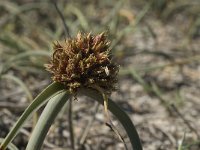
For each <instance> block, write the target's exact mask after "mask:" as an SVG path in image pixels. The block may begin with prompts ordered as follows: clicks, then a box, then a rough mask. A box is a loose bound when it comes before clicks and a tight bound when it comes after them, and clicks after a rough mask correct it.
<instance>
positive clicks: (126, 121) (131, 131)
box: [79, 88, 142, 150]
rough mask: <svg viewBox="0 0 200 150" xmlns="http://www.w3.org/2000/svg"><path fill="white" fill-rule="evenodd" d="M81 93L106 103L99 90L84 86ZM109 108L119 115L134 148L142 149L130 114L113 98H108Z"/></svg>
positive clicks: (136, 149) (118, 117)
mask: <svg viewBox="0 0 200 150" xmlns="http://www.w3.org/2000/svg"><path fill="white" fill-rule="evenodd" d="M79 94H80V95H86V96H88V97H91V98H92V99H94V100H96V101H98V102H99V103H101V104H102V105H103V103H104V100H103V97H102V95H101V94H100V93H99V92H97V91H96V90H92V89H85V88H84V89H80V90H79ZM108 109H109V110H110V111H111V112H112V113H113V114H114V115H115V116H116V117H117V119H118V120H119V121H120V123H121V124H122V125H123V127H124V129H125V130H126V133H127V135H128V137H129V139H130V141H131V145H132V147H133V149H134V150H142V145H141V142H140V138H139V135H138V133H137V131H136V129H135V127H134V125H133V123H132V121H131V119H130V118H129V116H128V115H127V114H126V113H125V112H124V111H123V110H122V109H121V108H120V107H119V106H118V105H117V104H115V102H113V101H112V100H111V99H109V100H108Z"/></svg>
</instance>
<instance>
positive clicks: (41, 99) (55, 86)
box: [0, 82, 64, 150]
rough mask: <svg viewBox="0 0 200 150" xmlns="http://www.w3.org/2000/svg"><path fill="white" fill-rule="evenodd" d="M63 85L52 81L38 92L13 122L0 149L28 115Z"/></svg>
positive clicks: (0, 148) (4, 146) (16, 131)
mask: <svg viewBox="0 0 200 150" xmlns="http://www.w3.org/2000/svg"><path fill="white" fill-rule="evenodd" d="M63 89H64V87H63V86H62V85H61V84H59V83H55V82H54V83H52V84H51V85H49V86H48V87H47V88H46V89H45V90H44V91H43V92H42V93H40V94H39V95H38V96H37V97H36V98H35V99H34V101H33V102H32V103H31V104H30V105H29V106H28V107H27V109H26V110H25V111H24V113H23V114H22V115H21V117H20V118H19V120H18V121H17V122H16V123H15V125H14V126H13V128H12V129H11V130H10V132H9V133H8V135H7V136H6V138H5V140H4V141H3V142H2V144H1V146H0V150H5V149H6V147H7V146H8V144H9V143H10V142H11V141H12V140H13V138H14V137H15V136H16V134H17V133H18V132H19V130H20V129H21V128H22V125H23V124H24V123H25V121H26V120H27V119H28V118H29V116H30V115H31V114H32V113H33V112H34V111H36V110H37V109H38V108H39V107H41V106H42V105H43V104H44V103H45V102H47V101H48V100H49V99H50V98H51V97H52V96H54V95H55V94H56V93H57V92H59V91H60V90H63Z"/></svg>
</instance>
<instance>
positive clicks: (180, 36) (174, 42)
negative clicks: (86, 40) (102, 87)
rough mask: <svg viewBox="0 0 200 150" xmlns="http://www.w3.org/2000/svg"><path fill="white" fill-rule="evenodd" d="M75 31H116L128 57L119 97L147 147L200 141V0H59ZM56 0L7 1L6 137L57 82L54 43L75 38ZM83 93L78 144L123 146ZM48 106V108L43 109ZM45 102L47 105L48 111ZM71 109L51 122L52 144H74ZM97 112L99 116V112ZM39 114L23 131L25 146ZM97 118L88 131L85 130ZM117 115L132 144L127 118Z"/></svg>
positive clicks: (198, 145) (120, 52)
mask: <svg viewBox="0 0 200 150" xmlns="http://www.w3.org/2000/svg"><path fill="white" fill-rule="evenodd" d="M56 3H57V6H58V8H59V9H60V11H61V13H62V14H63V16H64V20H65V23H66V24H67V28H68V30H69V33H70V35H71V36H72V37H74V36H76V35H77V33H78V32H79V31H82V32H91V33H93V34H97V33H101V32H103V31H108V33H109V39H110V40H111V48H112V52H113V55H114V57H115V58H114V60H115V61H116V62H117V63H118V64H119V65H120V72H119V84H118V90H117V91H116V92H114V93H113V94H112V96H111V97H112V99H113V100H114V101H116V103H118V104H119V105H120V106H121V107H122V108H123V110H125V111H126V112H127V113H128V114H129V116H130V117H131V119H132V121H133V122H134V124H135V125H136V128H137V130H138V132H139V135H140V138H141V141H142V144H143V147H144V149H145V150H199V149H200V115H199V114H200V1H199V0H101V1H98V0H58V1H56ZM67 38H68V37H66V36H65V30H64V26H63V23H62V20H61V18H60V16H59V14H58V12H57V10H56V9H55V6H54V4H53V3H52V2H51V1H50V0H43V1H39V0H15V1H14V0H6V1H3V0H1V1H0V95H1V96H0V137H1V138H3V137H5V135H6V134H7V133H8V131H9V129H10V128H11V127H12V125H13V124H14V123H15V122H16V120H17V119H18V117H19V116H20V115H21V114H22V112H23V111H24V109H25V108H26V107H27V106H28V105H29V104H30V102H31V101H32V100H33V98H34V97H35V96H36V95H37V94H38V93H40V92H41V90H42V89H43V88H44V87H46V86H47V85H49V83H51V82H52V81H51V79H50V75H49V73H48V72H47V71H45V68H44V64H46V63H48V62H49V59H50V55H51V53H52V45H53V44H52V43H53V42H54V41H56V40H58V41H62V40H65V39H67ZM96 109H97V107H94V103H93V101H92V100H90V99H88V98H85V97H82V98H78V101H74V102H73V121H74V132H75V144H76V146H75V149H79V150H104V149H106V150H123V149H124V146H123V143H121V142H120V141H119V139H118V138H117V137H116V135H115V134H114V133H113V132H112V131H110V129H109V128H108V127H107V126H105V124H104V114H103V108H102V107H99V109H98V111H97V110H96ZM41 110H42V109H41ZM41 110H40V112H41ZM67 110H68V109H67V108H66V109H64V110H63V112H62V114H60V115H59V117H58V119H57V120H56V122H55V123H54V125H53V126H52V128H51V129H50V131H49V133H48V137H47V138H46V142H45V144H44V149H45V150H62V149H63V150H64V149H72V148H71V143H70V133H69V125H68V118H67ZM92 118H95V119H92ZM33 120H34V119H30V121H29V122H28V123H27V124H25V127H24V129H23V130H21V132H20V133H19V135H18V136H17V137H16V138H15V140H14V144H15V145H16V146H17V147H18V148H19V149H20V150H23V149H24V148H25V146H26V144H27V141H28V138H29V136H30V134H31V129H32V127H33V124H34V123H33V122H34V121H33ZM90 120H93V121H92V122H93V125H92V126H91V128H90V132H89V133H88V135H87V138H85V139H84V140H82V141H81V140H80V139H82V133H83V131H84V129H85V128H86V126H87V123H88V122H89V121H90ZM112 120H113V123H114V124H115V126H117V128H118V129H119V132H121V133H122V135H123V136H124V138H125V141H127V145H128V146H130V143H129V141H128V138H127V136H126V134H125V133H124V131H123V128H122V127H121V125H120V124H119V123H118V122H117V121H116V120H115V118H114V117H113V119H112Z"/></svg>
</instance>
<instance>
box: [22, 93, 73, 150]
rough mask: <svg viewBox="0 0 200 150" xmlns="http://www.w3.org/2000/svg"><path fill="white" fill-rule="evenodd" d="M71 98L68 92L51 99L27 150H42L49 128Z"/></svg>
mask: <svg viewBox="0 0 200 150" xmlns="http://www.w3.org/2000/svg"><path fill="white" fill-rule="evenodd" d="M69 98H70V94H69V93H68V92H67V91H64V92H62V93H59V94H58V95H56V96H55V97H53V98H51V100H50V101H49V102H48V104H47V106H46V107H45V109H44V111H43V112H42V114H41V116H40V118H39V120H38V123H37V124H36V126H35V128H34V130H33V133H32V134H31V137H30V139H29V142H28V145H27V147H26V150H36V149H37V150H40V149H41V146H42V144H43V141H44V139H45V137H46V135H47V132H48V130H49V128H50V127H51V125H52V124H53V121H54V120H55V118H56V116H57V115H58V113H59V112H60V111H61V109H62V107H63V106H64V104H65V103H66V102H67V100H68V99H69Z"/></svg>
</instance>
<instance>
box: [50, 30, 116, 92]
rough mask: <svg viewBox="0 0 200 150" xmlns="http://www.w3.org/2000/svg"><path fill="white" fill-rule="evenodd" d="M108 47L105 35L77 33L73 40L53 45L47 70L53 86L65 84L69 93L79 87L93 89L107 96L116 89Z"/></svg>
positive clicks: (113, 66) (114, 65) (114, 69)
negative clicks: (98, 89) (97, 89)
mask: <svg viewBox="0 0 200 150" xmlns="http://www.w3.org/2000/svg"><path fill="white" fill-rule="evenodd" d="M109 46H110V42H109V41H108V40H107V35H106V34H105V33H101V34H98V35H96V36H94V35H91V34H90V33H89V34H83V33H78V35H77V37H76V38H74V39H67V40H65V41H64V42H55V43H54V47H53V49H54V53H53V56H52V58H51V61H50V64H48V65H46V68H47V70H48V71H50V72H51V73H52V79H53V80H54V81H55V82H60V83H62V84H64V85H65V87H66V89H68V90H69V91H70V92H72V93H74V92H76V91H77V90H78V88H80V87H86V88H87V87H88V88H92V87H95V86H96V87H100V88H102V89H103V90H104V91H105V92H106V93H108V94H109V93H111V91H113V90H114V89H115V84H116V82H117V74H118V66H117V65H116V64H115V63H113V62H112V56H111V54H110V51H111V50H110V48H109Z"/></svg>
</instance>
